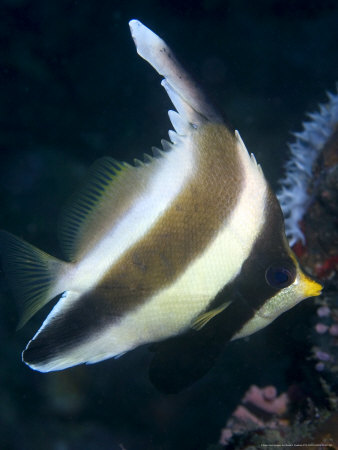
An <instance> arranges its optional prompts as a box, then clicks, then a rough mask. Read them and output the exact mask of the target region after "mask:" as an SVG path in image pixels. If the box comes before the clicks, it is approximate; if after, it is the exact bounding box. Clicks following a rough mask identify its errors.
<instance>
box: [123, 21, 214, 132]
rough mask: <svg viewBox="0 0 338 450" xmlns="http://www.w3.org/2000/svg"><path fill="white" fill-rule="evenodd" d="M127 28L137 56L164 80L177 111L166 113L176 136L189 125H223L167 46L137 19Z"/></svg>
mask: <svg viewBox="0 0 338 450" xmlns="http://www.w3.org/2000/svg"><path fill="white" fill-rule="evenodd" d="M129 26H130V31H131V35H132V37H133V39H134V41H135V45H136V49H137V53H138V54H139V55H140V56H141V57H142V58H143V59H145V60H146V61H147V62H148V63H149V64H150V65H151V66H153V67H154V69H155V70H156V71H157V72H158V73H159V74H160V75H163V77H164V80H163V81H162V86H163V87H164V88H165V90H166V91H167V93H168V95H169V97H170V99H171V101H172V102H173V104H174V106H175V108H176V109H177V112H178V115H177V114H175V112H174V113H172V112H169V117H170V120H171V122H172V124H173V126H174V128H175V129H176V131H177V133H178V134H180V135H185V134H187V129H189V126H194V127H198V126H200V125H201V124H203V123H204V122H205V121H206V120H207V121H210V122H214V123H215V122H217V123H221V122H223V120H222V118H221V116H220V115H219V114H218V113H217V112H216V111H215V109H214V108H213V107H212V106H210V104H209V102H208V101H207V99H206V98H205V96H204V94H203V92H202V91H201V90H200V89H199V88H198V87H197V86H196V84H195V83H194V81H193V80H192V79H191V77H190V76H189V75H188V74H187V72H186V71H185V70H184V69H183V67H182V66H181V64H180V63H179V62H178V61H177V59H176V58H175V56H174V55H173V53H172V51H171V50H170V48H169V47H168V46H167V44H166V43H165V42H164V41H163V40H162V39H161V38H159V37H158V36H157V35H156V34H155V33H153V32H152V31H151V30H149V28H147V27H146V26H144V25H143V24H142V23H141V22H139V21H138V20H131V21H130V22H129Z"/></svg>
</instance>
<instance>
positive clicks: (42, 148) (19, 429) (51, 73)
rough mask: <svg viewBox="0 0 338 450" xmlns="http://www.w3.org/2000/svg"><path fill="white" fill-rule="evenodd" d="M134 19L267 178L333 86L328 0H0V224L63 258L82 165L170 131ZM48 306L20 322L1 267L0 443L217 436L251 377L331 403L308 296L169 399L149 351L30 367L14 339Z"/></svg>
mask: <svg viewBox="0 0 338 450" xmlns="http://www.w3.org/2000/svg"><path fill="white" fill-rule="evenodd" d="M132 18H137V19H139V20H141V21H142V22H143V23H144V24H145V25H146V26H148V27H149V28H151V29H152V30H154V32H156V33H157V34H159V35H160V36H161V37H162V38H163V39H164V40H165V41H166V42H167V43H168V45H169V46H170V47H171V48H172V49H173V51H174V52H175V53H176V55H177V57H178V58H179V60H180V61H181V62H182V63H183V65H184V66H185V67H187V69H188V70H189V71H190V72H191V73H192V74H193V76H194V77H195V78H196V79H197V80H198V81H199V82H200V84H201V86H202V87H203V89H205V90H206V91H207V92H208V93H209V95H210V97H211V98H212V99H216V101H217V104H218V106H219V107H220V108H222V109H223V110H224V111H225V113H226V115H227V117H228V118H229V119H230V121H231V123H232V124H233V125H234V126H235V127H236V128H238V129H239V130H240V133H241V135H242V138H243V140H244V142H245V143H246V145H247V147H248V150H249V151H250V152H253V153H254V154H255V156H256V159H257V160H258V162H259V163H260V164H261V165H262V167H263V170H264V173H265V175H266V177H267V179H268V180H269V181H270V183H271V184H272V186H273V188H274V189H277V185H278V184H277V181H278V179H279V178H280V177H281V176H282V174H283V164H284V163H285V160H286V158H287V154H288V153H287V152H288V149H287V142H290V141H292V136H291V134H290V132H291V131H299V130H300V129H301V123H302V121H304V119H305V117H306V116H305V113H306V112H308V111H314V110H316V109H317V105H318V103H319V102H324V101H325V100H326V96H325V91H327V90H329V91H331V92H332V91H335V82H336V81H337V80H338V54H337V43H338V2H337V1H334V0H321V1H320V0H307V1H305V0H295V1H283V0H261V1H257V2H251V1H249V0H228V1H222V0H203V1H197V0H195V1H192V0H188V1H179V0H163V1H155V0H153V1H135V0H134V1H133V0H131V1H113V0H111V1H108V0H101V1H100V2H98V1H94V0H81V1H67V0H49V1H48V2H47V1H43V0H0V54H1V57H0V208H1V209H0V228H2V229H6V230H7V231H10V232H12V233H14V234H16V235H18V236H20V237H22V238H24V239H25V240H27V241H28V242H31V243H32V244H34V245H36V246H38V247H39V248H42V249H44V250H45V251H47V252H48V253H51V254H53V255H55V256H58V257H62V255H61V253H60V247H59V244H58V240H57V217H58V214H59V212H60V210H61V208H62V206H63V205H64V203H65V201H67V199H68V198H69V196H70V195H71V193H72V192H73V190H74V189H75V188H76V187H77V186H78V185H79V183H80V182H81V180H82V179H83V177H84V176H85V174H86V171H87V169H88V168H89V166H90V165H91V164H92V163H93V162H94V161H95V160H96V159H97V158H99V157H101V156H104V155H111V156H113V157H115V158H116V159H120V160H125V161H128V162H132V160H133V158H135V157H140V156H141V155H142V154H143V153H144V152H149V150H150V148H151V146H152V145H156V146H158V145H159V143H160V140H161V139H162V138H166V137H167V131H168V129H169V128H170V126H169V120H168V117H167V110H168V109H169V108H172V106H171V104H170V101H169V99H168V98H167V96H166V94H165V92H164V91H163V88H161V86H160V77H158V75H156V74H155V73H154V71H153V69H152V68H150V67H149V66H148V65H147V64H146V63H145V62H144V61H142V60H141V59H140V57H138V56H137V54H136V51H135V46H134V43H133V40H132V39H131V36H130V33H129V27H128V21H129V20H130V19H132ZM49 309H50V305H49V306H47V307H46V308H45V309H44V310H43V311H41V312H40V313H39V314H37V315H36V316H35V317H34V318H33V319H32V320H31V321H30V322H29V323H28V324H27V325H26V326H25V327H24V328H23V329H22V330H19V331H16V324H17V322H18V310H17V307H16V305H15V302H14V300H13V297H12V296H11V294H10V292H9V289H8V286H7V284H6V280H5V277H4V276H3V275H2V274H1V273H0V342H1V345H0V449H1V450H2V449H4V450H40V449H51V450H77V449H84V450H87V449H88V450H96V449H100V450H106V449H107V450H115V449H122V450H134V449H136V450H138V449H141V450H142V449H163V450H169V449H170V450H171V449H196V450H198V449H207V448H223V447H222V446H220V445H218V444H217V443H218V441H219V438H220V434H221V429H222V428H223V427H224V426H225V424H226V422H227V420H228V419H229V417H230V416H231V414H232V412H233V411H234V409H235V408H236V407H237V405H238V404H239V403H240V402H241V399H242V398H243V395H244V393H245V392H246V391H247V390H248V389H249V387H250V386H252V385H257V386H259V387H264V386H267V385H272V386H275V387H276V389H277V391H278V392H279V393H280V392H287V391H289V390H290V387H294V386H296V388H293V389H294V390H295V389H296V391H297V395H298V397H299V398H300V400H299V402H303V403H304V404H306V405H309V404H310V403H311V402H312V405H310V406H309V408H310V409H311V408H312V409H313V411H315V412H313V411H312V412H313V414H312V416H311V417H310V414H309V415H308V417H307V420H308V421H309V422H311V420H312V421H313V422H315V420H318V419H319V416H320V414H323V413H321V412H320V411H322V410H324V409H325V410H328V409H330V408H331V411H333V410H334V405H333V406H332V403H333V402H332V401H331V403H330V401H329V400H328V399H327V398H328V397H330V395H331V394H330V395H328V394H327V392H326V395H325V393H324V392H323V383H322V381H321V379H320V378H321V374H320V373H319V372H318V371H317V370H316V368H315V364H316V361H314V360H313V359H311V358H310V355H311V349H312V347H313V346H314V342H313V326H314V316H315V315H316V310H317V306H316V305H315V302H314V300H309V301H305V302H303V303H301V304H300V305H298V306H297V307H295V308H294V309H292V310H291V311H289V312H287V313H286V314H284V315H283V316H281V317H280V318H279V319H277V320H276V321H275V322H274V323H273V324H272V325H270V326H269V327H268V328H265V329H264V330H262V331H260V332H258V333H256V334H255V335H253V336H251V337H250V338H247V339H244V340H243V339H242V340H239V341H236V342H233V343H231V344H229V345H228V346H227V348H226V350H225V352H224V353H223V354H222V356H221V357H220V359H219V360H218V362H217V364H216V366H215V367H214V368H213V369H212V370H211V371H210V372H209V374H208V375H207V376H205V377H204V378H203V379H202V380H200V381H199V382H197V383H196V384H194V385H193V386H191V387H190V388H188V389H186V390H185V391H183V392H181V393H180V394H177V395H164V394H161V393H159V392H157V391H156V389H155V388H154V387H153V386H152V385H151V384H150V382H149V380H148V377H147V367H148V364H149V361H150V358H151V354H150V352H149V351H148V349H147V348H146V347H143V348H139V349H137V350H134V351H133V352H130V353H128V354H126V355H125V356H123V357H122V358H120V359H118V360H113V359H110V360H107V361H105V362H102V363H99V364H96V365H92V366H80V367H76V368H73V369H69V370H67V371H64V372H59V373H58V372H56V373H49V374H40V373H38V372H34V371H32V370H31V369H29V368H28V367H27V366H25V365H24V364H23V363H22V362H21V351H22V350H23V349H24V347H25V346H26V343H27V342H28V340H29V339H30V338H31V337H32V336H33V334H34V333H35V331H36V330H37V329H38V328H39V326H40V324H41V322H42V320H43V319H44V317H45V316H46V314H47V311H48V310H49ZM178 351H179V349H178ZM332 380H333V378H332V377H331V378H330V380H329V381H330V383H331V385H330V386H331V387H330V389H333V390H334V389H335V388H336V387H337V382H336V383H335V382H334V381H332ZM328 389H329V388H328ZM330 392H331V391H330ZM324 397H325V398H324ZM330 398H331V400H332V398H333V395H331V397H330ZM309 399H310V400H309ZM298 409H299V410H300V409H301V408H300V407H299V408H298ZM318 411H319V412H318ZM304 414H305V413H304ZM316 414H317V416H316ZM334 417H335V418H336V422H335V423H338V418H337V416H334ZM289 420H290V419H289ZM295 420H296V419H295ZM233 445H234V446H233V447H231V448H241V447H235V444H233ZM228 447H229V448H230V446H228ZM242 448H244V447H242ZM252 448H255V447H252ZM336 448H338V441H337V447H336Z"/></svg>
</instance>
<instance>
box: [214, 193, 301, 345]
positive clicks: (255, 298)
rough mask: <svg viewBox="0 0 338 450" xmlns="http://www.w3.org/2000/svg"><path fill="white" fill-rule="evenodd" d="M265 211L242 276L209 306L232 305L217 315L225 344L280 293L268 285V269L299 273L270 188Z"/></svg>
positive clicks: (220, 293) (277, 204) (280, 213)
mask: <svg viewBox="0 0 338 450" xmlns="http://www.w3.org/2000/svg"><path fill="white" fill-rule="evenodd" d="M265 210H266V219H265V222H264V226H263V227H262V230H261V232H260V233H259V235H258V237H257V239H256V242H255V244H254V245H253V247H252V249H251V253H250V255H249V257H248V258H247V260H246V261H245V262H244V264H243V266H242V270H241V272H240V273H239V274H238V275H237V277H236V278H235V279H234V280H233V281H232V282H231V283H229V284H228V285H227V286H225V288H224V289H223V290H222V291H221V292H219V294H218V295H217V296H216V297H215V299H214V300H213V301H212V303H211V304H210V309H213V308H216V307H217V306H219V305H221V304H222V303H224V301H229V300H232V303H231V305H230V306H229V307H228V308H226V310H225V311H223V312H222V313H220V314H219V315H218V316H220V317H219V318H218V320H221V322H222V323H223V325H224V328H225V329H226V330H227V331H226V340H229V339H231V338H232V337H233V336H235V335H236V334H237V333H238V332H239V331H240V330H241V329H242V328H243V326H244V325H245V324H246V323H247V322H248V321H249V320H250V319H252V318H253V317H254V315H255V313H256V312H257V311H258V310H259V308H260V307H261V306H263V304H264V303H266V302H267V301H268V300H269V299H270V298H272V297H273V296H275V295H276V294H277V292H278V291H279V290H280V289H277V288H275V287H272V286H271V285H269V284H268V283H267V281H266V270H267V268H269V267H270V266H272V265H274V264H277V265H280V266H281V267H283V266H288V267H290V268H292V269H293V270H294V271H296V266H295V263H294V261H293V259H292V258H291V257H290V253H289V250H288V244H287V242H286V239H285V235H284V220H283V215H282V211H281V209H280V206H279V203H278V201H277V199H276V197H275V195H274V194H273V193H272V192H271V190H270V188H269V189H268V191H267V200H266V209H265ZM239 305H240V306H239ZM214 324H215V322H214ZM223 325H222V326H223ZM224 337H225V336H224ZM223 342H224V340H223Z"/></svg>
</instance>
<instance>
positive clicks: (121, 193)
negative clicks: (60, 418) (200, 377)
mask: <svg viewBox="0 0 338 450" xmlns="http://www.w3.org/2000/svg"><path fill="white" fill-rule="evenodd" d="M130 28H131V32H132V36H133V38H134V40H135V43H136V47H137V50H138V53H139V54H140V55H141V56H142V57H143V58H144V59H146V60H147V61H148V62H149V63H150V64H151V65H152V66H153V67H154V68H155V69H156V70H157V71H158V72H159V73H160V74H161V75H163V76H164V80H163V82H162V84H163V86H164V88H165V89H166V91H167V93H168V95H169V97H170V98H171V100H172V102H173V104H174V106H175V108H176V110H177V112H175V111H170V112H169V116H170V119H171V122H172V124H173V126H174V128H175V132H174V131H171V132H169V137H170V140H171V142H166V141H163V142H162V145H163V150H156V149H155V151H154V156H148V155H145V160H144V162H140V161H136V163H135V165H134V166H131V165H129V164H125V163H118V162H116V161H114V160H113V159H112V158H102V159H101V160H99V161H98V162H97V163H96V164H95V165H94V166H93V168H92V169H91V173H90V174H89V177H88V181H87V182H86V183H85V184H84V186H83V187H82V189H80V191H79V192H78V193H77V194H76V195H75V196H74V198H73V199H72V201H71V202H70V204H69V206H67V207H66V208H65V211H64V213H63V218H62V221H61V227H60V238H61V244H62V247H63V250H64V252H65V254H66V255H67V257H68V259H69V261H70V262H68V263H66V262H63V261H60V260H57V259H56V258H53V257H51V256H49V255H47V254H45V253H44V252H42V251H40V250H38V249H36V248H35V247H33V246H31V245H30V244H27V243H26V242H23V241H21V240H19V239H18V238H16V237H14V236H12V235H10V234H9V233H6V232H1V235H0V247H1V253H2V261H3V265H4V267H5V271H6V273H7V275H8V278H9V280H10V281H11V280H12V281H13V286H14V293H15V294H16V295H17V297H20V298H21V299H22V300H23V301H24V304H25V312H24V314H23V316H22V320H21V323H20V325H23V324H24V323H25V322H26V321H27V320H28V319H29V318H30V317H31V316H32V315H33V314H34V313H35V312H36V311H37V310H38V309H40V308H41V307H42V306H43V305H44V304H46V303H47V302H48V301H49V300H51V299H52V298H54V297H55V296H58V295H60V294H62V297H61V298H60V299H59V301H58V302H57V304H56V305H55V307H54V308H53V309H52V311H51V312H50V314H49V315H48V317H47V318H46V320H45V322H44V323H43V324H42V326H41V328H40V329H39V330H38V332H37V333H36V335H35V336H34V337H33V339H32V340H31V341H30V342H29V344H28V346H27V348H26V350H25V351H24V353H23V360H24V361H25V362H26V363H27V364H28V365H29V366H30V367H32V368H33V369H36V370H39V371H42V372H48V371H52V370H61V369H65V368H67V367H71V366H74V365H76V364H81V363H94V362H98V361H101V360H104V359H107V358H110V357H113V356H115V357H116V356H118V355H121V354H123V353H125V352H127V351H129V350H132V349H133V348H135V347H138V346H140V345H142V344H145V343H151V342H164V344H163V346H162V350H163V351H160V352H158V354H159V355H162V354H166V353H167V351H168V350H169V354H170V355H171V358H172V355H173V354H174V353H175V352H174V351H173V350H172V349H173V348H174V347H173V346H172V344H171V343H172V342H175V341H173V340H172V339H173V337H175V336H179V339H180V340H182V339H183V342H184V341H186V342H194V343H196V348H199V346H200V344H201V341H202V342H203V343H204V344H205V343H208V342H210V339H211V338H212V340H213V341H215V336H216V335H215V334H214V333H213V330H214V329H216V330H218V334H217V336H219V340H218V342H219V343H222V344H223V343H224V342H226V341H228V340H230V339H234V338H237V337H242V336H245V335H248V334H251V333H252V332H254V331H256V330H258V329H260V328H262V327H264V326H265V325H267V324H268V323H270V322H271V321H272V320H274V319H275V318H276V317H277V316H278V315H279V314H281V313H282V312H284V311H286V310H287V309H289V308H291V307H292V306H294V305H295V304H296V303H298V302H299V301H300V300H302V299H303V298H305V297H308V296H312V295H318V294H319V292H320V289H321V287H320V286H319V285H318V284H317V283H315V282H314V281H312V280H310V279H309V278H308V277H307V276H305V275H304V274H303V273H302V271H301V270H300V268H299V266H298V263H297V261H296V259H295V257H294V255H293V254H292V252H291V250H290V248H289V246H288V244H287V241H286V239H285V235H284V226H283V218H282V214H281V211H280V207H279V204H278V202H277V200H276V198H275V196H274V195H273V193H272V192H271V190H270V188H269V186H268V184H267V182H266V180H265V178H264V176H263V173H262V170H261V168H260V166H258V165H257V163H256V161H255V158H254V157H253V156H252V155H251V156H249V154H248V152H247V150H246V148H245V146H244V144H243V142H242V140H241V138H240V136H239V134H238V132H234V131H232V130H231V129H230V128H229V127H228V126H227V125H226V124H225V123H224V121H223V120H222V118H221V116H220V115H219V114H218V113H217V112H216V111H215V110H214V109H213V108H212V107H211V106H210V105H209V103H208V102H207V101H206V100H205V98H204V96H203V94H202V93H201V92H200V90H199V89H198V88H197V87H196V86H195V84H194V83H193V82H192V81H191V79H190V77H189V76H188V75H187V74H186V72H185V71H184V70H183V68H182V67H181V66H180V64H179V63H178V62H177V61H176V59H175V58H174V56H173V55H172V53H171V51H170V49H169V48H168V47H167V46H166V44H165V43H164V42H163V41H162V40H161V39H160V38H158V37H157V36H156V35H155V34H154V33H153V32H151V31H150V30H149V29H147V28H146V27H144V26H143V25H142V24H141V23H140V22H138V21H131V22H130ZM167 338H171V340H170V339H169V341H168V342H169V344H167V343H166V341H165V340H166V339H167ZM219 343H218V345H216V347H217V348H218V347H220V345H219ZM175 345H176V344H175ZM194 345H195V344H194ZM204 346H205V345H204ZM158 348H160V350H161V344H160V345H159V347H158ZM197 352H198V350H197ZM192 353H193V352H192ZM211 359H212V358H211ZM211 359H210V360H211ZM154 361H155V363H156V361H162V357H160V358H158V357H156V355H155V358H154ZM154 367H156V365H155V366H154ZM156 370H157V369H156ZM156 370H155V372H156ZM201 373H203V370H201Z"/></svg>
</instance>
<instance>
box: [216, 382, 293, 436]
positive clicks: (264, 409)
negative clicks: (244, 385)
mask: <svg viewBox="0 0 338 450" xmlns="http://www.w3.org/2000/svg"><path fill="white" fill-rule="evenodd" d="M288 403H289V397H288V395H287V394H286V393H282V394H280V395H279V396H277V390H276V388H275V387H274V386H266V387H264V388H262V389H260V388H259V387H258V386H255V385H253V386H251V387H250V388H249V390H248V391H247V392H246V394H245V395H244V397H243V399H242V402H241V404H240V405H239V406H238V407H237V408H236V409H235V411H234V412H233V413H232V415H231V417H230V419H229V420H228V421H227V423H226V426H225V428H223V430H222V432H221V437H220V440H219V443H220V444H221V445H227V444H229V443H230V441H231V440H232V439H233V438H234V437H235V436H236V435H241V434H248V433H250V432H253V431H258V430H260V431H261V430H268V429H269V430H282V429H283V428H284V427H286V426H287V422H286V421H285V420H284V419H283V416H284V415H285V413H286V411H287V407H288Z"/></svg>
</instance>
